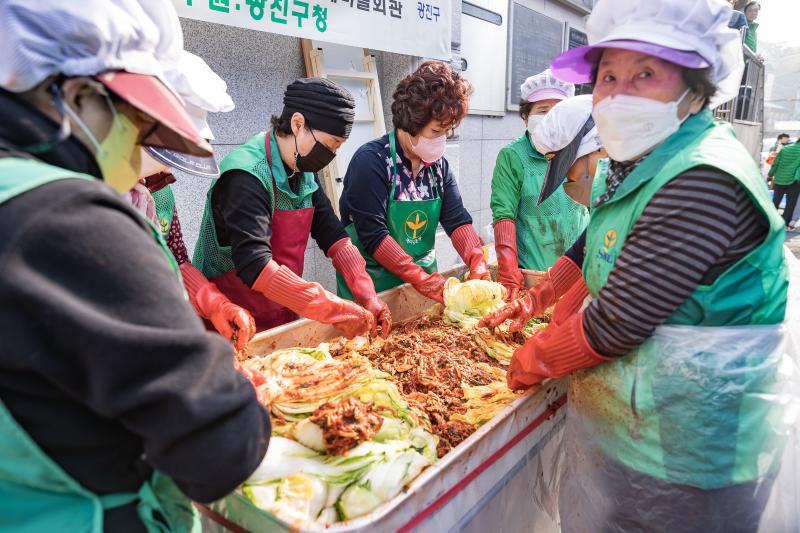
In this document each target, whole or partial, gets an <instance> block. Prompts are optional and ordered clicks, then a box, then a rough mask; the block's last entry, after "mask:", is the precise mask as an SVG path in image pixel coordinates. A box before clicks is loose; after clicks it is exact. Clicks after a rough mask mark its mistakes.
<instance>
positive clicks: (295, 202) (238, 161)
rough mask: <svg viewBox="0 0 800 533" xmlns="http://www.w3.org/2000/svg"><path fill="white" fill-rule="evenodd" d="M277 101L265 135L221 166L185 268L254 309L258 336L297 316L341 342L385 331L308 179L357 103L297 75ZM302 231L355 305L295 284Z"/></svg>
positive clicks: (360, 268) (352, 253) (361, 275)
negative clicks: (327, 327) (279, 107)
mask: <svg viewBox="0 0 800 533" xmlns="http://www.w3.org/2000/svg"><path fill="white" fill-rule="evenodd" d="M283 104H284V108H283V112H282V113H281V115H280V117H277V116H273V117H272V127H271V128H270V129H269V130H268V131H263V132H261V133H258V134H256V135H255V136H253V137H252V138H251V139H250V140H248V141H247V142H246V143H244V144H243V145H241V146H239V147H238V148H236V149H234V150H233V151H232V152H231V153H230V154H228V156H226V157H225V158H224V159H223V160H222V161H221V162H220V165H219V167H220V171H221V173H222V174H221V176H220V178H219V179H218V180H217V181H216V182H215V183H214V184H213V185H212V186H211V189H210V190H209V191H208V198H207V200H206V209H205V213H204V214H203V221H202V225H201V228H200V238H199V240H198V243H197V247H196V249H195V253H194V260H193V263H194V264H195V266H196V267H197V268H199V269H200V270H201V271H202V272H203V273H204V274H205V275H206V276H207V277H208V278H209V279H211V280H213V281H214V283H216V285H217V286H218V287H219V289H220V290H221V291H222V292H224V293H225V294H226V295H227V296H228V298H230V299H231V301H233V302H234V303H235V304H237V305H240V306H242V307H244V308H245V309H247V310H249V311H250V312H251V313H252V315H253V318H254V319H255V321H256V327H257V329H258V330H259V331H261V330H264V329H267V328H271V327H275V326H279V325H281V324H284V323H286V322H290V321H292V320H294V319H296V318H297V315H300V316H304V317H306V318H310V319H312V320H317V321H319V322H324V323H327V324H333V325H335V326H336V327H337V328H338V329H339V330H340V331H341V332H342V333H343V334H345V335H346V336H348V337H353V336H355V335H361V334H366V333H370V332H371V333H373V334H374V333H376V331H377V324H380V325H381V328H382V333H383V334H384V335H387V334H388V333H389V327H390V323H391V316H390V314H389V308H388V307H387V306H386V304H385V303H384V302H382V301H381V300H379V299H378V297H377V296H376V294H375V287H374V285H373V283H372V280H371V279H370V278H369V276H368V275H367V273H366V271H365V262H364V259H363V258H362V257H361V255H360V254H359V252H358V250H357V249H356V247H355V246H353V244H352V243H351V242H350V239H349V238H348V237H347V234H346V233H345V231H344V227H343V226H342V223H341V221H340V220H339V219H338V218H337V217H336V215H335V213H334V212H333V209H332V207H331V203H330V200H329V199H328V197H327V196H326V195H325V193H324V192H323V190H322V187H320V185H319V182H318V181H317V179H316V178H315V176H314V173H315V172H318V171H320V170H322V169H323V168H325V166H327V165H328V163H330V162H331V161H332V160H333V158H334V157H335V156H336V150H337V149H338V148H339V147H340V146H341V145H342V144H343V143H344V142H345V141H346V140H347V137H348V136H349V135H350V129H351V128H352V125H353V119H354V117H355V101H354V99H353V97H352V95H351V94H350V93H349V92H348V91H347V90H346V89H344V88H343V87H341V86H339V85H337V84H336V83H334V82H332V81H330V80H327V79H323V78H305V79H299V80H296V81H294V82H292V83H291V84H289V86H288V87H287V88H286V93H285V94H284V98H283ZM309 235H310V236H311V237H313V238H314V240H316V241H317V244H318V245H319V247H320V249H321V250H322V251H324V252H325V254H326V255H327V256H328V257H329V258H331V260H332V261H333V266H334V267H335V268H336V270H337V271H338V272H339V274H340V275H341V276H342V277H343V278H344V279H345V280H346V282H347V284H348V287H349V288H350V289H351V291H352V292H353V294H354V295H355V296H356V298H355V300H356V302H358V304H360V305H357V304H355V303H353V302H349V301H346V300H343V299H341V298H338V297H337V296H335V295H333V294H331V293H329V292H328V291H326V290H325V289H324V288H322V286H321V285H320V284H319V283H313V282H308V281H305V280H304V279H302V277H301V276H302V275H303V261H304V256H305V249H306V244H307V243H308V237H309ZM362 306H363V307H362ZM365 308H366V309H365Z"/></svg>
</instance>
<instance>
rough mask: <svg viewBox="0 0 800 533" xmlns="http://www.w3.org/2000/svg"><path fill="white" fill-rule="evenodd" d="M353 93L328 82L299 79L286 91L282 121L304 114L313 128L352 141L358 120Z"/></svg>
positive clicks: (314, 79) (325, 80)
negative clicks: (356, 118)
mask: <svg viewBox="0 0 800 533" xmlns="http://www.w3.org/2000/svg"><path fill="white" fill-rule="evenodd" d="M355 109H356V101H355V99H354V98H353V95H352V94H350V91H348V90H347V89H345V88H344V87H342V86H341V85H339V84H337V83H335V82H332V81H331V80H328V79H325V78H300V79H299V80H295V81H293V82H292V83H290V84H289V85H288V86H287V87H286V93H284V95H283V113H281V119H282V120H287V121H288V120H289V119H291V117H292V115H293V114H294V113H301V114H302V115H303V116H304V117H305V118H306V122H307V123H308V125H309V127H310V128H313V129H315V130H321V131H324V132H325V133H330V134H331V135H335V136H337V137H345V138H347V137H349V136H350V130H351V129H352V128H353V120H354V119H355V116H356V112H355Z"/></svg>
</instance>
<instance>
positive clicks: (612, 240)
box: [597, 229, 617, 264]
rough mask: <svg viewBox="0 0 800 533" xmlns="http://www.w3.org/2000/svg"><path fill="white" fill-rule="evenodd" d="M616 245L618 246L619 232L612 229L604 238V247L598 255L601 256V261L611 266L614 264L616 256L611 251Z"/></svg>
mask: <svg viewBox="0 0 800 533" xmlns="http://www.w3.org/2000/svg"><path fill="white" fill-rule="evenodd" d="M615 244H617V232H616V231H615V230H613V229H610V230H608V231H607V232H606V234H605V236H604V237H603V247H602V248H601V249H600V251H599V252H598V254H597V255H599V256H600V259H602V260H603V261H605V262H606V263H609V264H611V263H613V262H614V255H613V254H612V253H611V249H612V248H613V247H614V245H615Z"/></svg>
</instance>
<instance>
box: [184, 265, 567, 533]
mask: <svg viewBox="0 0 800 533" xmlns="http://www.w3.org/2000/svg"><path fill="white" fill-rule="evenodd" d="M463 272H464V267H462V268H459V269H455V270H453V271H450V272H448V273H447V274H450V275H460V274H462V273H463ZM539 276H541V273H536V272H526V274H525V277H526V282H527V283H528V284H531V283H533V282H535V281H536V280H537V279H538V278H539ZM381 298H382V299H383V300H384V301H386V303H387V304H388V305H389V308H390V309H391V311H392V316H393V318H394V320H395V321H396V322H399V321H402V320H407V319H410V318H414V317H416V316H419V315H420V314H421V313H423V312H424V311H425V310H426V309H427V308H428V307H430V305H432V304H433V302H432V301H431V300H428V299H426V298H424V297H422V296H421V295H420V294H419V293H417V292H416V291H415V290H414V289H413V288H412V287H410V286H408V285H402V286H400V287H397V288H395V289H391V290H389V291H386V292H384V293H382V294H381ZM336 336H338V333H337V332H336V330H335V329H334V328H333V327H331V326H328V325H325V324H320V323H317V322H312V321H310V320H298V321H296V322H292V323H290V324H286V325H284V326H281V327H278V328H274V329H272V330H269V331H265V332H263V333H261V334H259V335H257V336H256V337H255V338H254V339H253V342H252V343H251V345H250V353H251V354H254V355H263V354H267V353H270V352H271V351H273V350H276V349H281V348H289V347H293V346H315V345H316V344H318V343H320V342H324V341H327V340H330V339H332V338H333V337H336ZM565 400H566V385H565V383H564V382H561V381H551V382H549V383H548V384H546V385H544V386H542V387H539V388H534V389H532V390H530V391H528V392H527V393H526V394H525V395H524V396H522V397H520V398H519V399H517V400H516V401H515V402H514V403H512V404H510V405H508V406H507V407H506V408H504V409H503V410H502V411H500V412H499V413H498V414H497V415H496V416H495V417H494V418H493V419H492V420H490V421H489V422H487V423H486V424H484V425H483V426H482V427H481V428H479V429H478V431H476V432H475V433H474V434H472V435H471V436H470V437H469V438H468V439H466V440H465V441H464V442H462V443H461V444H460V445H459V446H457V447H456V448H454V449H453V450H452V451H450V453H448V454H447V455H445V456H444V457H443V458H442V459H440V460H439V461H438V462H437V463H436V464H434V465H433V466H431V467H429V468H428V469H426V470H425V471H424V472H422V474H421V475H420V476H419V477H417V478H416V479H415V480H414V481H413V482H412V483H411V484H410V485H409V486H408V487H407V489H406V490H405V491H404V492H402V493H400V494H399V495H398V496H397V497H395V498H394V499H392V500H391V501H389V502H386V503H385V504H384V505H382V506H380V507H379V508H377V509H376V510H375V511H373V512H371V513H369V514H367V515H365V516H362V517H360V518H358V519H355V520H351V521H348V522H343V523H339V524H336V525H334V526H332V527H329V528H322V527H317V528H311V529H307V528H305V527H304V526H302V525H299V524H287V523H286V522H284V521H282V520H280V519H279V518H277V517H275V516H274V515H272V514H270V513H268V512H266V511H262V510H260V509H258V508H256V507H254V506H253V505H252V504H250V502H249V501H248V500H247V499H246V498H244V497H243V496H242V495H240V494H236V493H234V494H231V495H229V496H228V497H226V498H225V499H223V500H220V501H218V502H215V503H213V504H211V505H210V506H207V507H206V506H200V507H199V508H200V510H201V512H202V513H203V515H204V531H224V530H229V531H234V532H241V531H251V532H253V533H255V532H260V531H330V532H364V533H367V532H369V533H375V532H384V531H412V530H413V531H430V532H444V531H467V532H473V531H474V532H476V533H477V532H484V531H488V530H492V531H495V532H501V531H508V532H516V531H536V532H549V531H558V526H557V506H556V497H555V496H556V494H557V489H558V478H559V476H558V472H559V458H560V446H559V444H560V441H561V436H562V429H563V418H564V411H565V410H563V409H560V408H561V406H562V405H563V404H564V402H565Z"/></svg>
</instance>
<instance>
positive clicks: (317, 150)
mask: <svg viewBox="0 0 800 533" xmlns="http://www.w3.org/2000/svg"><path fill="white" fill-rule="evenodd" d="M309 131H311V130H309ZM311 136H312V137H314V141H316V142H315V143H314V146H313V147H312V148H311V151H309V152H308V153H307V154H306V155H300V152H299V150H298V149H297V136H296V135H295V137H294V149H295V152H294V163H295V165H297V170H299V171H300V172H319V171H320V170H322V169H323V168H325V167H327V166H328V163H330V162H331V161H333V158H334V157H336V152H332V151H331V149H330V148H328V147H327V146H325V145H324V144H322V143H321V142H319V141H317V138H316V137H315V136H314V132H313V131H311Z"/></svg>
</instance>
